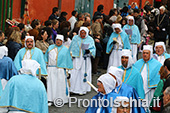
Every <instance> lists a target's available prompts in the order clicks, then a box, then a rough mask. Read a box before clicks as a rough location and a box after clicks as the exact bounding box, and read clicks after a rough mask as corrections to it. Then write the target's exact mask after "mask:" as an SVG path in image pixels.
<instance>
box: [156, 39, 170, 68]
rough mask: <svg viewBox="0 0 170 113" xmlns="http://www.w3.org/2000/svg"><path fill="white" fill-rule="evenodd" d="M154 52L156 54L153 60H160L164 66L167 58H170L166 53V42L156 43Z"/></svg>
mask: <svg viewBox="0 0 170 113" xmlns="http://www.w3.org/2000/svg"><path fill="white" fill-rule="evenodd" d="M154 50H155V51H156V53H155V54H153V58H155V59H156V60H158V61H159V62H160V63H161V64H162V65H163V63H164V61H165V60H166V59H167V58H170V55H169V54H168V53H166V46H165V43H164V42H156V43H155V48H154Z"/></svg>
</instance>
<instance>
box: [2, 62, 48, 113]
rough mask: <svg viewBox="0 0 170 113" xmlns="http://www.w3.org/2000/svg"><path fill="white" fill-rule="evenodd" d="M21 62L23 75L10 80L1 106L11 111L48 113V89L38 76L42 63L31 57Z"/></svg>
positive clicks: (12, 112) (13, 112) (14, 112)
mask: <svg viewBox="0 0 170 113" xmlns="http://www.w3.org/2000/svg"><path fill="white" fill-rule="evenodd" d="M21 63H22V68H21V69H20V71H21V75H16V76H13V77H12V78H11V79H10V80H9V81H8V83H7V85H6V87H5V89H4V91H3V93H2V96H1V98H0V108H4V109H5V108H6V109H7V111H8V112H9V113H20V112H22V113H28V112H34V113H48V104H47V94H46V90H45V87H44V85H43V83H42V82H41V81H40V80H39V79H38V78H37V77H36V71H37V70H38V68H39V67H40V64H39V63H38V62H37V61H35V60H31V59H25V60H22V62H21Z"/></svg>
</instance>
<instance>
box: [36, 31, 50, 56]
mask: <svg viewBox="0 0 170 113" xmlns="http://www.w3.org/2000/svg"><path fill="white" fill-rule="evenodd" d="M47 37H48V34H47V31H45V30H41V31H40V33H39V36H38V40H37V41H36V44H35V46H36V47H38V48H39V49H41V50H42V52H43V53H45V52H46V50H47V49H48V46H49V44H48V43H47V41H46V40H47Z"/></svg>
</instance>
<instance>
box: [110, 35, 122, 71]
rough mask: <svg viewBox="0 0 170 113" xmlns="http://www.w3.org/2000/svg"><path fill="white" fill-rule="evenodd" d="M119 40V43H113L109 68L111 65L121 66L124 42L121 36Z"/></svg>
mask: <svg viewBox="0 0 170 113" xmlns="http://www.w3.org/2000/svg"><path fill="white" fill-rule="evenodd" d="M117 41H118V42H119V44H118V45H117V44H114V45H113V46H114V47H113V50H112V52H111V54H110V57H109V63H108V68H107V69H109V67H110V66H114V67H118V66H121V55H122V49H123V44H122V40H121V37H120V36H119V37H118V39H117Z"/></svg>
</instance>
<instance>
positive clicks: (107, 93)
mask: <svg viewBox="0 0 170 113" xmlns="http://www.w3.org/2000/svg"><path fill="white" fill-rule="evenodd" d="M97 85H98V94H97V95H95V96H94V97H93V98H92V100H96V101H91V103H90V106H89V107H88V108H87V110H86V113H110V112H111V111H112V107H111V106H110V105H109V104H111V103H110V102H113V101H114V99H115V98H116V97H117V96H120V95H118V94H117V93H115V92H112V91H113V90H114V89H115V87H116V80H115V78H113V77H112V76H110V75H108V74H103V75H101V76H100V77H99V78H98V79H97ZM99 99H101V101H98V100H99ZM111 99H112V100H113V101H110V100H111ZM104 100H108V101H107V102H109V103H107V102H106V103H104V102H102V101H104ZM96 102H97V103H96ZM106 105H109V106H107V107H106Z"/></svg>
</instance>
